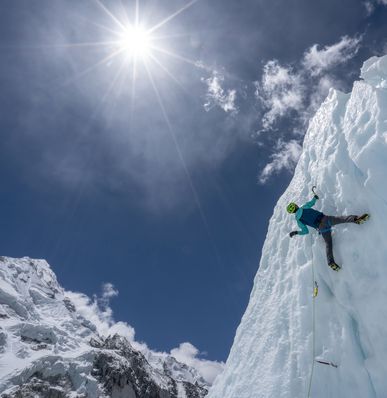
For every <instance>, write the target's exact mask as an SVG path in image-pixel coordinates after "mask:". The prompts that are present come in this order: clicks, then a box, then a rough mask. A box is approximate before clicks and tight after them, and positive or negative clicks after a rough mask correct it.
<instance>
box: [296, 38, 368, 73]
mask: <svg viewBox="0 0 387 398" xmlns="http://www.w3.org/2000/svg"><path fill="white" fill-rule="evenodd" d="M360 42H361V37H354V38H351V37H348V36H344V37H342V38H341V40H340V41H339V42H337V43H335V44H332V45H331V46H325V47H323V48H322V49H319V45H318V44H314V45H313V46H312V47H310V48H309V49H308V50H307V51H306V52H305V54H304V60H303V66H304V68H305V69H306V70H308V71H310V73H311V74H312V75H314V76H317V75H321V74H322V73H323V72H325V71H327V70H328V69H330V68H332V67H334V66H336V65H339V64H342V63H345V62H347V61H348V60H349V59H351V58H353V57H354V56H355V55H356V53H357V52H358V50H359V46H360Z"/></svg>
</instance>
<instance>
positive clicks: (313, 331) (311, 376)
mask: <svg viewBox="0 0 387 398" xmlns="http://www.w3.org/2000/svg"><path fill="white" fill-rule="evenodd" d="M310 240H311V251H312V286H313V301H312V370H311V372H310V379H309V388H308V398H310V391H311V389H312V380H313V372H314V363H315V357H316V337H315V335H316V316H315V314H316V309H315V300H316V297H317V293H318V287H317V284H316V281H315V279H314V261H313V238H312V236H310Z"/></svg>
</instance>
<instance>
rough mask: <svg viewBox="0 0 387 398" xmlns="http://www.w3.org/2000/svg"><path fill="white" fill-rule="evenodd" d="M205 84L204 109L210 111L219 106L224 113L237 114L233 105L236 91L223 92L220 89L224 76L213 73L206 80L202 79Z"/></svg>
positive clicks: (221, 88)
mask: <svg viewBox="0 0 387 398" xmlns="http://www.w3.org/2000/svg"><path fill="white" fill-rule="evenodd" d="M202 80H203V81H204V82H205V83H206V84H207V94H206V102H205V104H204V109H205V110H206V111H209V110H211V109H212V108H213V107H214V106H219V107H220V108H222V109H223V110H224V111H225V112H234V113H235V112H237V111H238V109H237V107H236V105H235V100H236V90H227V91H225V90H224V89H223V87H222V83H223V82H224V76H222V75H220V74H219V73H218V72H213V75H212V76H211V77H209V78H208V79H202Z"/></svg>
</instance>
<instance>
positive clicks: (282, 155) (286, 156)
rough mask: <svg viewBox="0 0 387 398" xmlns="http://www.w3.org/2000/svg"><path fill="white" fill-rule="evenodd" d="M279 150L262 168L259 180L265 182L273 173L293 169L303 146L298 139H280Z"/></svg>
mask: <svg viewBox="0 0 387 398" xmlns="http://www.w3.org/2000/svg"><path fill="white" fill-rule="evenodd" d="M276 149H277V151H276V152H275V153H274V154H273V155H272V156H271V161H270V163H268V164H267V165H266V166H265V167H264V169H263V170H262V172H261V174H260V176H259V182H260V183H261V184H264V183H265V182H266V181H267V180H268V179H269V178H270V177H271V176H272V175H274V174H278V173H279V172H280V171H281V170H283V169H285V170H289V171H292V170H293V169H294V167H295V165H296V164H297V161H298V159H299V157H300V155H301V152H302V146H301V145H300V144H299V143H298V142H297V141H296V140H291V141H289V142H283V141H281V140H279V141H278V143H277V147H276Z"/></svg>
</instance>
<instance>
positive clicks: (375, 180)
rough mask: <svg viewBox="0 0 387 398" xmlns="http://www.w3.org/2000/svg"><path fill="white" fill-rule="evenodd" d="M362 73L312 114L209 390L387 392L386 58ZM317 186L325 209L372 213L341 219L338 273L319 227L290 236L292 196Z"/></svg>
mask: <svg viewBox="0 0 387 398" xmlns="http://www.w3.org/2000/svg"><path fill="white" fill-rule="evenodd" d="M361 78H362V79H363V80H361V81H357V82H355V83H354V86H353V89H352V92H351V93H349V94H343V93H341V92H338V91H335V90H331V91H330V94H329V96H328V98H327V99H326V100H325V102H324V103H323V104H322V105H321V107H320V109H319V110H318V112H317V113H316V115H315V116H314V118H313V119H312V120H311V122H310V125H309V128H308V131H307V134H306V136H305V140H304V145H303V153H302V156H301V158H300V160H299V162H298V165H297V168H296V170H295V175H294V178H293V179H292V181H291V183H290V185H289V187H288V188H287V190H286V192H285V193H284V194H283V196H282V197H281V198H280V199H279V201H278V204H277V206H276V207H275V209H274V214H273V216H272V218H271V221H270V225H269V230H268V234H267V237H266V241H265V244H264V248H263V253H262V259H261V262H260V267H259V271H258V273H257V275H256V278H255V283H254V288H253V290H252V293H251V297H250V301H249V304H248V307H247V309H246V312H245V314H244V316H243V318H242V321H241V324H240V326H239V327H238V330H237V333H236V336H235V340H234V344H233V346H232V349H231V352H230V355H229V358H228V360H227V363H226V368H225V371H224V372H223V373H222V374H221V375H220V376H219V377H218V378H217V380H216V381H215V383H214V385H213V387H212V388H211V389H210V392H209V395H208V397H209V398H300V397H308V396H311V397H313V398H320V397H321V398H329V397H332V398H338V397H351V398H368V397H378V398H384V397H387V377H386V375H387V305H386V302H387V239H386V235H387V229H386V220H387V56H385V57H382V58H377V57H373V58H371V59H369V60H368V61H366V62H365V64H364V65H363V68H362V71H361ZM313 185H317V187H318V192H319V194H320V200H319V201H318V202H317V204H316V206H315V208H316V209H318V210H321V211H323V212H324V213H325V214H328V215H337V214H338V215H340V214H362V213H364V212H369V213H370V214H371V219H370V220H369V221H368V222H367V223H366V224H364V225H355V224H346V225H340V226H337V227H335V228H334V229H335V231H334V233H333V241H334V253H335V258H336V261H337V262H338V263H339V264H341V265H342V270H341V271H340V272H339V273H337V272H335V271H333V270H332V269H330V268H329V267H328V266H327V262H326V257H325V249H324V242H323V240H322V238H321V237H320V236H318V234H317V233H316V232H315V231H314V230H312V231H311V232H310V234H309V235H306V236H296V237H294V238H293V239H290V238H289V236H288V233H289V232H290V231H292V230H295V229H298V228H297V225H296V223H295V220H294V216H291V215H288V214H287V213H286V205H287V203H289V202H290V201H295V202H297V203H299V204H303V203H305V202H306V201H307V200H309V199H311V196H312V195H311V192H310V189H311V187H312V186H313ZM312 263H313V264H314V273H315V274H314V278H313V274H312ZM314 281H316V282H317V283H318V286H319V292H318V295H317V297H316V298H315V299H313V287H314ZM313 303H314V315H315V328H314V326H313ZM313 330H314V332H313ZM313 346H314V347H315V348H314V349H313ZM314 351H315V352H314ZM315 359H318V360H322V361H324V362H328V363H330V362H332V363H333V364H335V365H337V367H334V366H331V365H329V364H328V365H327V364H324V363H320V362H317V361H315ZM309 387H310V393H309Z"/></svg>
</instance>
